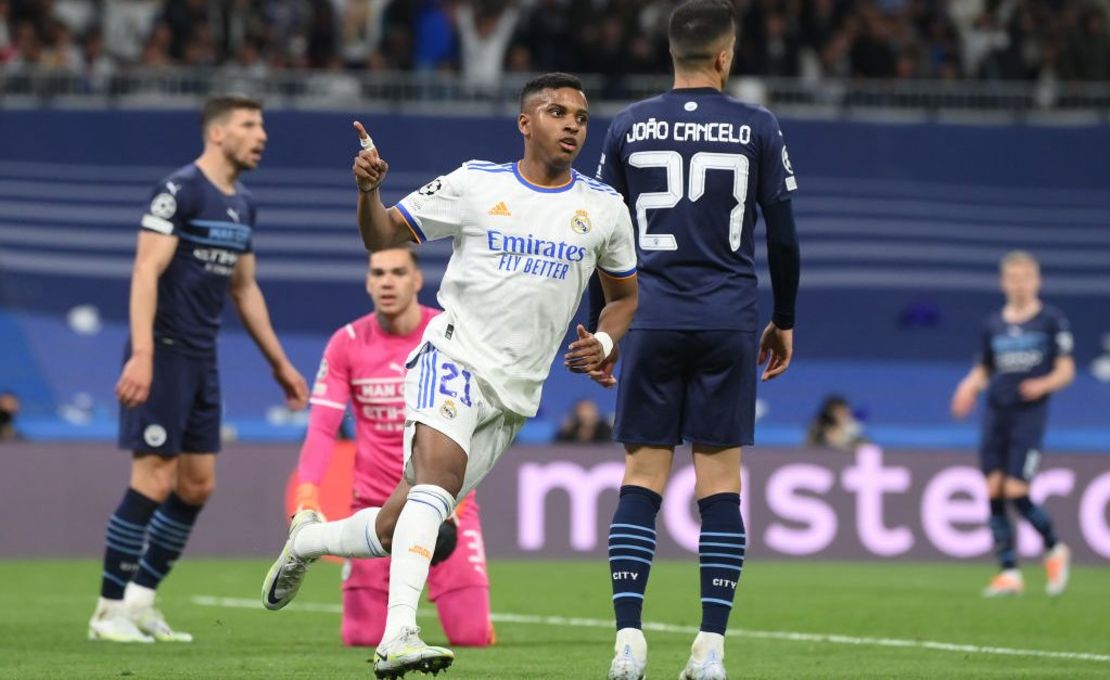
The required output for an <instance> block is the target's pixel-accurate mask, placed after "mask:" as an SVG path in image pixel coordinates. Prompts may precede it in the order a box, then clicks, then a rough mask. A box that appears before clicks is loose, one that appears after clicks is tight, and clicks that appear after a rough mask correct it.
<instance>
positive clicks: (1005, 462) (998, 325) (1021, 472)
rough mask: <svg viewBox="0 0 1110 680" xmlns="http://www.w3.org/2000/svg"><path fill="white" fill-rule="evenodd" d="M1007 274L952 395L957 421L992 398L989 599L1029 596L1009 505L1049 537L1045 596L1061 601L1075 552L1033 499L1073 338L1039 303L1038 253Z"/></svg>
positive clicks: (1009, 261) (1069, 376) (986, 440)
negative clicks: (1052, 403)
mask: <svg viewBox="0 0 1110 680" xmlns="http://www.w3.org/2000/svg"><path fill="white" fill-rule="evenodd" d="M1001 274H1002V280H1001V285H1002V292H1003V293H1005V294H1006V305H1005V306H1004V307H1003V308H1002V309H1001V310H999V311H996V312H992V313H991V314H990V315H989V316H988V317H987V319H986V323H985V324H984V327H983V331H982V345H981V348H980V351H979V358H978V362H977V363H976V364H975V366H973V367H972V369H971V371H970V372H969V373H968V374H967V376H966V377H965V378H964V379H963V380H962V381H960V384H959V386H958V387H957V388H956V392H955V394H954V395H953V396H952V415H953V416H955V417H956V418H959V419H962V418H965V417H967V415H968V414H969V413H971V410H972V409H973V408H975V402H976V400H977V398H978V396H979V393H980V392H982V391H984V390H985V391H986V393H987V410H986V414H985V415H984V417H983V432H982V438H983V439H982V442H981V443H980V448H979V462H980V465H981V466H982V470H983V474H985V475H986V476H987V493H988V496H989V497H990V527H991V533H992V534H993V535H994V545H995V555H996V556H997V558H998V562H999V566H1000V571H999V573H998V574H997V575H996V576H995V577H994V579H992V580H991V582H990V584H989V585H988V586H987V587H986V588H985V589H984V590H983V595H984V596H985V597H998V596H1002V595H1020V594H1021V593H1022V592H1023V591H1024V590H1025V584H1024V581H1023V580H1022V577H1021V572H1020V571H1018V568H1017V553H1016V551H1015V549H1014V529H1013V526H1012V525H1011V524H1010V519H1009V517H1008V516H1007V515H1006V501H1010V502H1011V503H1012V504H1013V505H1014V508H1015V509H1017V511H1018V513H1019V514H1021V516H1022V517H1024V518H1025V519H1026V521H1028V522H1029V523H1030V524H1032V525H1033V528H1034V529H1036V530H1037V532H1038V533H1039V534H1040V535H1041V537H1042V538H1043V539H1044V547H1045V557H1044V566H1045V572H1046V576H1047V580H1046V583H1045V592H1047V593H1048V594H1049V595H1060V594H1061V593H1063V592H1064V589H1065V588H1066V587H1067V585H1068V572H1069V568H1070V564H1071V552H1070V551H1069V550H1068V547H1067V546H1066V545H1064V544H1063V543H1061V542H1060V541H1059V540H1057V538H1056V534H1055V532H1054V531H1053V528H1052V519H1051V518H1050V517H1049V516H1048V513H1047V512H1046V511H1045V509H1044V508H1043V507H1041V506H1039V505H1035V504H1033V502H1032V501H1030V500H1029V483H1030V482H1031V481H1032V479H1033V476H1034V475H1036V474H1037V468H1038V467H1039V465H1040V461H1041V451H1042V450H1043V446H1044V431H1045V425H1046V422H1047V419H1048V397H1049V395H1050V394H1052V393H1053V392H1058V391H1059V390H1062V389H1064V388H1065V387H1067V386H1068V385H1070V384H1071V382H1072V380H1074V379H1075V360H1074V359H1073V358H1072V356H1071V352H1072V335H1071V331H1070V330H1069V326H1068V320H1067V318H1065V317H1064V315H1063V314H1062V313H1061V312H1060V310H1058V309H1056V308H1054V307H1051V306H1049V305H1045V304H1044V303H1042V302H1041V300H1040V298H1039V297H1038V292H1039V291H1040V287H1041V272H1040V267H1039V265H1038V264H1037V260H1036V259H1034V258H1033V256H1032V255H1030V254H1029V253H1026V252H1023V251H1015V252H1012V253H1010V254H1008V255H1006V256H1005V257H1004V258H1002V264H1001Z"/></svg>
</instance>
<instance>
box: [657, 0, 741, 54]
mask: <svg viewBox="0 0 1110 680" xmlns="http://www.w3.org/2000/svg"><path fill="white" fill-rule="evenodd" d="M668 33H669V37H670V41H671V55H672V56H673V57H674V60H675V62H676V63H678V64H680V65H688V64H694V63H697V62H699V61H705V60H708V59H712V58H713V57H715V56H717V49H716V45H717V43H718V42H719V41H721V40H722V39H723V38H725V37H727V36H731V35H736V13H735V10H734V9H733V7H732V3H731V2H729V1H728V0H687V2H684V3H682V4H681V5H679V6H678V7H675V8H674V11H673V12H671V22H670V28H669V31H668Z"/></svg>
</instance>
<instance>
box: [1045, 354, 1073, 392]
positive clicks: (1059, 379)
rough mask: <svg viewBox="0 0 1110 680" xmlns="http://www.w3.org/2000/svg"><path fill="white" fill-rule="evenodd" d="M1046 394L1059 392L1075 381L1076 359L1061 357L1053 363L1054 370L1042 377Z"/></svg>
mask: <svg viewBox="0 0 1110 680" xmlns="http://www.w3.org/2000/svg"><path fill="white" fill-rule="evenodd" d="M1041 380H1042V382H1043V387H1044V391H1045V394H1051V393H1053V392H1059V391H1060V390H1062V389H1064V388H1065V387H1067V386H1068V385H1070V384H1072V382H1074V381H1075V359H1072V358H1071V357H1059V358H1057V359H1056V363H1055V364H1053V367H1052V372H1051V373H1049V374H1048V375H1046V376H1045V377H1043V378H1041Z"/></svg>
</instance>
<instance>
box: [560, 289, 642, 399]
mask: <svg viewBox="0 0 1110 680" xmlns="http://www.w3.org/2000/svg"><path fill="white" fill-rule="evenodd" d="M597 282H598V284H599V287H600V288H601V290H602V292H603V293H604V296H605V306H604V307H602V308H601V313H600V315H599V317H598V320H597V325H596V326H595V328H596V331H595V333H605V334H607V335H608V336H609V337H610V338H611V340H612V343H613V344H612V347H611V348H610V350H609V353H608V354H605V349H604V348H603V347H600V345H601V342H600V341H598V340H597V338H596V336H595V335H591V334H589V333H586V329H585V328H583V327H582V326H581V324H580V325H579V326H578V338H579V339H578V340H577V341H575V342H574V343H571V345H570V349H571V352H570V353H568V354H567V367H568V368H570V370H572V371H574V372H575V373H586V374H587V375H588V376H589V377H590V379H591V380H593V381H594V382H596V383H597V384H599V385H601V386H602V387H613V386H614V385H616V384H617V379H616V378H614V377H613V368H614V367H615V366H616V365H617V359H618V358H619V356H620V349H619V346H618V345H619V343H620V341H621V338H623V337H624V336H625V334H626V333H627V332H628V327H629V326H630V325H632V317H633V316H635V315H636V307H637V306H638V305H639V301H640V287H639V283H638V281H637V279H636V277H635V276H634V275H633V276H628V277H624V278H614V277H611V276H608V275H606V274H605V273H600V275H599V276H598V277H597ZM590 340H592V341H593V342H592V343H589V341H590ZM594 343H596V345H597V346H596V347H595V346H593V345H594ZM576 346H577V347H576ZM587 348H592V349H593V350H594V352H593V353H592V354H590V355H588V361H591V363H587V364H586V366H585V370H580V369H579V368H578V367H576V366H572V365H571V364H570V360H571V357H572V355H573V354H574V351H575V350H576V349H579V350H580V351H581V350H582V349H587Z"/></svg>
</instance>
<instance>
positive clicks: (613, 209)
mask: <svg viewBox="0 0 1110 680" xmlns="http://www.w3.org/2000/svg"><path fill="white" fill-rule="evenodd" d="M588 121H589V110H588V108H587V103H586V96H585V94H583V92H582V83H581V82H580V81H579V80H578V79H577V78H575V77H573V76H569V75H566V74H561V73H554V74H547V75H544V76H539V77H537V78H534V79H532V80H531V81H529V82H528V83H527V84H526V85H525V86H524V88H523V91H522V92H521V101H520V115H519V116H518V118H517V128H518V129H519V131H520V133H521V135H522V136H523V137H524V158H523V159H522V160H520V161H518V162H516V163H506V164H503V165H499V164H495V163H487V162H485V161H469V162H467V163H464V164H463V166H462V167H460V168H459V169H457V170H455V171H454V172H452V173H450V174H448V175H445V176H443V177H439V178H437V179H434V180H432V181H431V182H429V183H428V184H426V185H424V186H423V187H421V188H420V189H418V190H417V191H414V192H412V193H411V194H409V195H408V196H407V197H405V198H404V199H402V200H401V202H400V203H398V204H397V205H396V206H394V207H393V208H392V209H389V210H387V209H386V208H385V206H384V205H383V204H382V201H381V196H380V194H379V187H380V186H381V183H382V181H383V179H384V178H385V173H386V171H387V170H388V165H387V164H386V163H385V161H384V160H382V159H381V158H380V157H379V156H378V153H377V149H375V148H373V147H372V143H371V142H370V140H369V137H368V136H367V135H366V132H365V130H363V129H362V126H361V125H360V124H358V123H356V128H357V129H358V131H359V137H360V139H361V143H362V144H363V147H364V151H362V152H360V153H359V155H358V157H357V158H356V159H355V165H354V168H353V170H354V174H355V181H356V184H357V185H358V190H359V194H358V196H359V198H358V224H359V232H360V233H361V235H362V240H363V244H364V245H365V246H366V248H367V250H370V251H371V252H373V251H377V250H382V249H387V248H391V247H396V246H399V245H401V244H404V243H406V242H409V241H416V242H417V243H423V242H424V241H427V240H429V239H440V238H452V239H454V246H453V248H454V249H453V252H452V255H451V260H450V261H449V262H448V264H447V271H446V273H445V274H444V276H443V281H442V283H441V284H440V289H439V302H440V305H441V306H442V307H443V309H444V313H443V314H440V315H439V316H437V317H435V318H434V319H432V321H431V322H430V323H429V324H428V327H427V330H426V331H425V333H424V338H423V341H422V343H421V345H420V346H419V347H418V349H417V350H416V351H415V352H413V353H412V355H410V357H409V360H408V362H407V364H406V367H407V368H408V369H409V370H408V373H407V374H406V376H405V390H404V391H405V421H406V424H405V469H404V478H405V480H406V481H407V482H409V483H410V484H412V485H413V486H412V487H411V489H410V490H408V491H407V493H405V489H404V486H400V487H398V490H397V491H396V492H395V493H394V494H393V495H392V496H391V497H390V499H389V500H388V501H387V502H386V503H385V505H384V506H382V508H381V509H380V510H379V509H377V508H374V509H368V510H363V511H362V512H359V513H357V514H356V515H355V516H353V517H351V518H349V519H347V520H341V521H339V522H330V523H326V524H324V523H321V522H320V521H319V515H317V514H316V513H314V512H312V511H303V512H301V513H298V514H297V515H296V516H295V517H294V518H293V525H292V527H291V528H290V534H289V540H288V541H287V542H286V544H285V548H284V549H283V550H282V553H281V555H280V556H279V557H278V560H277V561H276V562H275V563H274V565H273V567H272V568H271V570H270V573H269V574H268V575H267V576H266V579H265V581H264V583H263V591H262V599H263V604H264V605H265V606H266V607H267V608H269V609H279V608H281V607H283V606H285V605H286V604H287V603H288V602H289V601H290V600H292V598H293V597H294V596H295V595H296V592H297V589H298V588H299V587H300V584H301V581H302V580H303V577H304V572H305V569H306V568H307V566H308V565H309V564H310V563H311V562H312V561H313V560H315V559H317V558H318V557H320V556H322V555H324V554H328V553H331V554H338V555H342V556H347V557H385V556H386V554H387V553H388V552H389V551H390V549H392V555H393V564H392V566H391V568H390V573H389V616H388V620H387V622H386V630H385V634H384V637H383V640H382V643H381V644H380V645H379V646H378V649H377V651H376V652H375V655H374V657H375V661H374V671H375V673H376V674H377V675H378V677H379V678H397V677H401V676H403V675H405V673H407V672H408V671H411V670H416V671H421V672H432V673H435V672H438V671H439V670H442V669H444V668H446V667H448V666H450V665H451V663H452V662H453V661H454V653H453V652H452V651H451V650H449V649H445V648H442V647H430V646H429V645H427V644H425V643H424V642H423V641H422V640H421V639H420V637H419V633H420V629H419V628H418V627H417V626H416V606H417V602H418V601H419V598H420V593H421V591H422V590H423V588H424V582H425V581H426V580H427V577H428V566H429V563H430V561H431V557H432V550H433V549H434V547H435V542H436V536H437V533H438V531H439V527H440V525H441V524H442V523H443V522H444V521H445V520H446V519H447V518H448V517H450V515H451V513H452V512H453V511H454V508H455V504H456V502H457V501H458V500H459V499H461V498H463V497H464V496H466V495H467V494H468V493H469V492H470V491H471V490H472V489H474V488H475V487H476V486H477V485H478V483H479V482H481V480H482V478H483V477H485V475H486V474H487V472H489V470H490V469H491V468H492V467H493V465H494V464H495V463H496V462H497V459H498V458H499V457H500V456H501V454H503V453H504V452H505V450H506V449H507V448H508V447H509V445H510V444H511V443H512V441H513V439H514V438H515V437H516V435H517V433H518V432H519V431H520V428H521V426H523V424H524V421H525V419H527V418H530V417H532V416H534V415H535V414H536V411H537V410H538V408H539V402H540V394H541V391H542V389H543V383H544V380H546V378H547V374H548V372H549V371H550V367H551V361H552V360H553V359H554V357H555V355H556V353H557V352H558V350H559V344H560V343H561V341H562V338H563V336H564V334H565V333H566V330H567V327H568V325H569V324H570V322H571V320H572V319H573V318H574V312H575V310H576V309H577V307H578V303H579V301H580V300H581V297H582V293H583V291H584V290H585V289H586V286H587V284H588V282H589V280H590V276H591V275H592V274H593V272H594V269H595V268H600V269H603V270H605V271H607V272H609V276H608V277H607V278H606V285H605V290H604V293H605V297H606V300H607V301H608V303H607V304H606V305H605V308H604V310H602V313H601V321H600V324H599V326H598V330H597V332H596V333H594V334H591V333H588V332H587V331H586V329H585V328H584V327H582V326H581V325H580V326H578V328H577V332H578V339H577V340H575V341H574V342H573V343H571V345H570V347H569V350H568V352H567V354H566V355H565V364H566V366H567V367H568V368H569V369H570V370H571V371H573V372H576V373H582V374H587V373H589V372H590V371H593V370H596V369H598V368H599V367H600V366H601V363H602V361H604V359H605V357H606V356H608V355H609V353H610V351H611V350H612V348H613V343H614V342H615V341H617V340H619V339H620V338H621V337H622V336H623V335H624V333H625V331H626V330H627V329H628V324H629V322H631V320H632V315H633V314H634V312H635V310H636V297H637V288H636V279H635V274H636V253H635V249H634V246H633V244H632V225H631V223H630V221H629V215H628V210H627V209H626V207H625V205H624V203H623V202H621V199H620V195H619V194H617V192H615V191H613V189H612V188H610V187H608V186H606V185H604V184H602V183H600V182H597V181H595V180H593V179H590V178H588V177H583V176H582V175H580V174H578V173H577V172H575V171H574V169H573V168H572V167H571V166H572V164H573V163H574V159H575V158H576V157H577V156H578V153H579V150H580V149H581V148H582V143H583V141H584V140H585V138H586V127H587V123H588Z"/></svg>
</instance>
